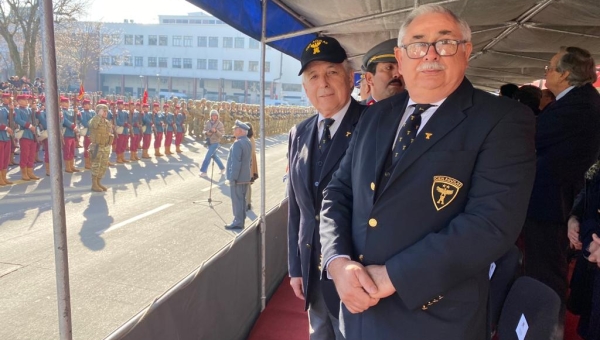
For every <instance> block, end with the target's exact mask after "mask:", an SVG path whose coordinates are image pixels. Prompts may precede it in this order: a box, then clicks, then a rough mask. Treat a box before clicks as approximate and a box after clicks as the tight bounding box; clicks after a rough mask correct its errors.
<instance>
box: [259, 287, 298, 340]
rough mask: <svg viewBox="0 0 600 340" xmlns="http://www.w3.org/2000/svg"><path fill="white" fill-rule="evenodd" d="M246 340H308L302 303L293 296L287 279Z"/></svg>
mask: <svg viewBox="0 0 600 340" xmlns="http://www.w3.org/2000/svg"><path fill="white" fill-rule="evenodd" d="M248 339H249V340H282V339H285V340H306V339H308V316H307V315H306V312H305V311H304V301H302V300H300V299H298V298H297V297H296V295H294V291H293V290H292V287H290V278H289V277H287V276H286V277H285V278H284V279H283V281H282V282H281V285H280V286H279V288H277V291H276V292H275V294H273V296H272V297H271V300H269V302H268V303H267V308H265V310H264V311H263V312H262V313H261V314H260V316H259V317H258V320H257V321H256V323H255V324H254V328H252V331H251V332H250V335H249V336H248Z"/></svg>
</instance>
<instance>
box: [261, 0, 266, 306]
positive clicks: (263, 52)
mask: <svg viewBox="0 0 600 340" xmlns="http://www.w3.org/2000/svg"><path fill="white" fill-rule="evenodd" d="M267 1H268V0H262V29H261V34H260V45H261V46H260V63H261V67H260V92H261V93H260V178H261V180H260V224H259V228H260V280H261V282H260V305H261V308H260V311H261V312H262V311H263V310H265V306H266V305H267V296H266V295H267V277H266V261H267V257H266V240H267V237H266V234H265V230H266V225H265V223H266V218H265V205H266V195H265V190H266V178H265V173H266V171H265V154H266V152H265V143H266V138H265V130H266V129H265V64H266V53H267V41H266V40H267Z"/></svg>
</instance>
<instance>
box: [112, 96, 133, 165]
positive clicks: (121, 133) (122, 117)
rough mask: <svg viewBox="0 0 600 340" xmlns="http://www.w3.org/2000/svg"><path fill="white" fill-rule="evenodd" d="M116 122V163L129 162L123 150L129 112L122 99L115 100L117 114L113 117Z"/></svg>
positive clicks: (127, 136) (127, 138) (128, 126)
mask: <svg viewBox="0 0 600 340" xmlns="http://www.w3.org/2000/svg"><path fill="white" fill-rule="evenodd" d="M115 120H116V124H117V136H118V137H117V163H118V164H123V163H129V161H128V160H126V159H125V150H126V149H127V142H128V141H129V129H130V125H129V112H128V111H127V110H125V109H124V102H123V100H117V116H116V117H115Z"/></svg>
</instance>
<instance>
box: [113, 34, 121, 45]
mask: <svg viewBox="0 0 600 340" xmlns="http://www.w3.org/2000/svg"><path fill="white" fill-rule="evenodd" d="M112 43H113V44H119V43H121V35H120V34H119V33H113V34H112Z"/></svg>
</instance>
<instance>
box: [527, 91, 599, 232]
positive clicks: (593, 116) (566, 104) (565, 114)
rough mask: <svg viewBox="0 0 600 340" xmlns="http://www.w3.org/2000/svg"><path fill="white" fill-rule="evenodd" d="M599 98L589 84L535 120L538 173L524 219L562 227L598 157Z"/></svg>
mask: <svg viewBox="0 0 600 340" xmlns="http://www.w3.org/2000/svg"><path fill="white" fill-rule="evenodd" d="M599 131H600V95H599V94H598V91H596V89H594V87H593V86H592V85H590V84H587V85H584V86H582V87H576V88H573V89H572V90H571V91H569V93H567V94H566V95H565V96H564V97H562V98H561V99H559V100H558V101H556V102H554V103H552V104H550V105H548V107H546V108H545V109H544V111H543V112H542V113H540V115H539V116H538V119H537V130H536V136H535V147H536V155H537V169H536V176H535V184H534V186H533V192H532V193H531V200H530V202H529V211H528V213H527V217H529V218H533V219H537V220H542V221H552V222H558V223H565V222H566V220H567V219H568V217H569V211H570V210H571V206H572V204H573V201H574V200H575V197H576V196H577V194H578V193H579V191H581V189H582V188H583V183H584V180H583V174H584V173H585V172H586V171H587V169H588V168H589V167H590V166H591V165H592V164H593V163H594V162H595V161H596V160H597V159H598V155H599V153H600V133H599Z"/></svg>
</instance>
